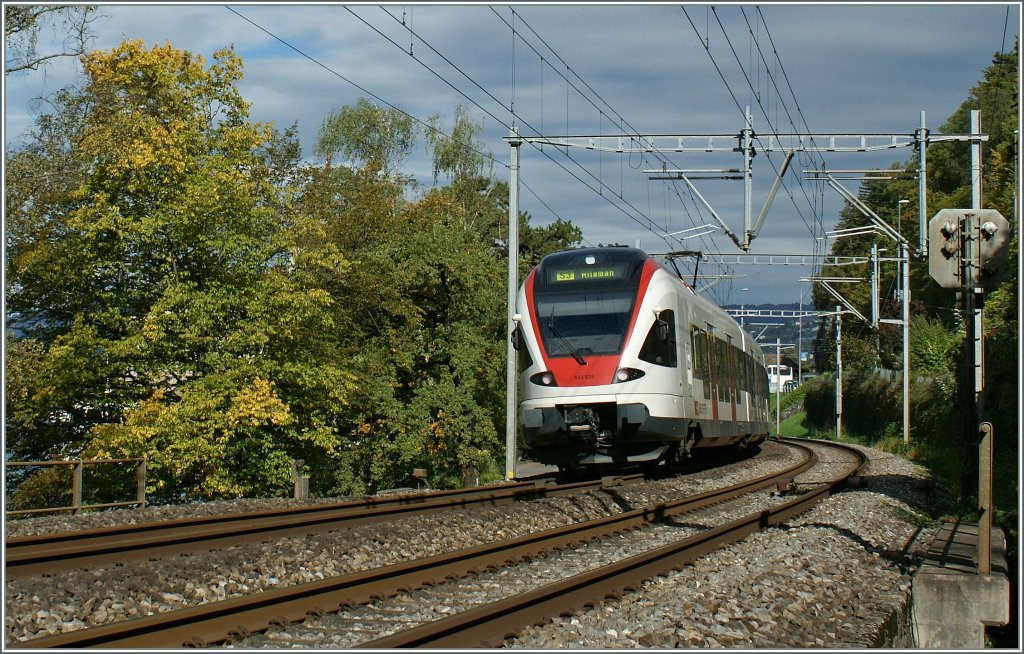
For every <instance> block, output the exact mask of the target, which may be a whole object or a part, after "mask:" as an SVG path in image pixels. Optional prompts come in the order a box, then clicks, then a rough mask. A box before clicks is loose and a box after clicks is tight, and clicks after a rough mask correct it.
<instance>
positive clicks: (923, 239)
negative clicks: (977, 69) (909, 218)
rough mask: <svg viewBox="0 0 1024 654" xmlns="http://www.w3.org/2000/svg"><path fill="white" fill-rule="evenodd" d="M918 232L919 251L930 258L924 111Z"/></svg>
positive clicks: (920, 133) (919, 136) (920, 136)
mask: <svg viewBox="0 0 1024 654" xmlns="http://www.w3.org/2000/svg"><path fill="white" fill-rule="evenodd" d="M917 151H918V155H919V157H918V163H917V230H918V231H917V233H918V241H919V243H918V248H917V249H918V251H919V252H920V253H921V256H922V257H923V258H926V259H927V258H928V165H927V163H926V162H927V156H926V153H927V152H928V129H927V128H926V127H925V123H924V112H923V111H922V112H921V127H920V129H919V130H918V132H917Z"/></svg>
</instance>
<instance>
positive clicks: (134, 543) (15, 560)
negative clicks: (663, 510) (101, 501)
mask: <svg viewBox="0 0 1024 654" xmlns="http://www.w3.org/2000/svg"><path fill="white" fill-rule="evenodd" d="M643 478H644V476H643V475H642V474H636V475H626V476H612V477H604V478H601V479H595V480H588V481H579V482H574V483H568V484H555V483H554V480H553V479H551V478H544V479H539V480H536V481H524V482H517V483H513V484H504V485H500V486H494V487H484V488H468V489H461V490H452V491H436V492H431V493H421V494H415V495H401V496H393V497H387V496H385V497H379V496H378V497H370V498H366V499H363V500H356V501H349V502H339V503H334V504H321V505H314V506H302V507H290V508H286V509H276V510H268V511H259V512H248V513H237V514H222V515H211V516H203V517H197V518H183V519H179V520H166V521H161V522H148V523H141V524H131V525H121V526H117V527H108V528H103V529H90V530H81V531H65V532H60V533H55V534H43V535H39V536H21V537H17V538H9V539H7V541H6V543H5V555H6V561H5V572H6V575H7V578H8V579H18V578H21V577H26V576H30V575H36V574H46V575H54V574H58V573H60V572H63V571H66V570H72V569H83V568H91V567H99V566H109V565H112V564H117V563H121V564H124V563H131V562H138V561H147V560H151V559H153V558H160V557H170V556H178V555H180V554H186V553H187V554H191V553H194V552H197V551H201V550H207V551H208V550H212V549H217V548H220V547H227V546H235V545H239V544H242V543H247V542H263V541H268V540H271V539H275V538H283V537H288V536H299V535H306V534H313V533H317V532H323V531H330V530H334V529H341V528H350V527H355V526H359V525H364V524H371V523H374V522H381V521H385V520H394V519H397V518H400V517H403V516H409V515H415V514H423V513H432V512H439V511H449V510H452V509H467V508H474V507H481V506H493V505H499V504H506V503H510V502H518V501H526V500H535V499H540V498H543V497H556V496H559V495H571V494H574V493H581V492H586V491H588V490H594V489H598V488H609V487H613V486H616V485H620V484H624V483H631V482H636V481H641V480H642V479H643Z"/></svg>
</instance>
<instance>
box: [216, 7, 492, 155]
mask: <svg viewBox="0 0 1024 654" xmlns="http://www.w3.org/2000/svg"><path fill="white" fill-rule="evenodd" d="M224 8H225V9H227V10H228V11H230V12H231V13H233V14H235V15H236V16H238V17H239V18H241V19H242V20H244V21H245V22H247V23H249V24H250V25H252V26H253V27H255V28H256V29H258V30H260V31H261V32H263V33H264V34H266V35H267V36H269V37H270V38H272V39H274V40H275V41H277V42H279V43H281V44H282V45H284V46H285V47H287V48H289V49H291V50H293V51H294V52H295V53H297V54H299V55H301V56H302V57H304V58H306V59H308V60H309V61H311V62H313V63H314V64H316V65H317V66H320V67H321V68H323V69H324V70H326V71H327V72H328V73H330V74H331V75H334V76H335V77H337V78H338V79H340V80H342V81H344V82H347V83H348V84H351V85H352V86H354V87H355V88H357V89H359V90H360V91H361V92H363V93H365V94H366V95H368V96H370V97H371V98H373V99H374V100H376V101H377V102H380V103H381V104H383V105H386V106H387V107H389V108H390V109H394V110H395V111H398V112H400V113H402V115H404V116H407V117H408V118H410V119H412V120H413V121H415V122H416V123H418V124H419V125H421V126H423V127H424V128H426V129H428V130H430V131H431V132H433V133H434V134H436V135H437V136H440V137H443V138H446V139H448V140H450V141H453V142H454V141H455V139H454V138H452V136H451V135H450V134H446V133H445V132H443V131H441V130H439V129H437V128H436V127H435V126H433V125H430V124H429V123H427V122H426V121H424V120H422V119H420V118H418V117H417V116H414V115H412V114H410V113H409V112H407V111H405V110H404V109H402V108H401V107H398V106H396V105H394V104H392V103H390V102H388V101H387V100H385V99H384V98H382V97H380V96H379V95H377V94H376V93H374V92H372V91H370V90H369V89H367V88H365V87H363V86H361V85H359V84H357V83H356V82H354V81H352V80H351V79H349V78H348V77H345V76H344V75H342V74H341V73H339V72H338V71H336V70H334V69H333V68H331V67H330V66H328V65H326V64H324V63H323V62H321V61H320V60H318V59H317V58H316V57H313V56H312V55H310V54H307V53H306V52H304V51H302V50H300V49H299V48H297V47H296V46H294V45H292V44H291V43H289V42H288V41H285V40H284V39H282V38H281V37H279V36H277V35H276V34H274V33H273V32H271V31H270V30H268V29H267V28H265V27H263V26H262V25H260V24H259V23H257V22H255V21H253V20H252V19H250V18H249V17H247V16H245V15H243V14H240V13H239V12H237V11H236V10H235V9H234V8H233V7H231V6H229V5H225V6H224ZM464 145H465V146H466V147H468V148H470V149H472V150H473V151H474V152H476V153H477V154H479V155H480V156H481V157H484V158H485V159H488V160H490V161H492V162H493V163H496V164H498V165H500V166H503V167H507V166H508V164H506V163H505V162H503V161H498V160H497V159H495V158H494V156H493V155H491V154H490V153H487V152H481V151H479V150H477V149H476V148H473V146H472V144H464Z"/></svg>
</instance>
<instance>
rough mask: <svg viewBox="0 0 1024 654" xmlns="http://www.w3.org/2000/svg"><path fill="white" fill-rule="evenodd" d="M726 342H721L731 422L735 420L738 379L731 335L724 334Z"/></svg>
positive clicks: (734, 349) (734, 348)
mask: <svg viewBox="0 0 1024 654" xmlns="http://www.w3.org/2000/svg"><path fill="white" fill-rule="evenodd" d="M725 338H726V342H725V343H724V344H723V349H724V350H725V363H726V370H727V373H728V380H729V381H728V393H729V415H730V416H731V420H732V422H733V423H735V422H736V403H737V402H738V401H739V399H738V397H737V396H738V395H739V380H738V376H737V375H736V347H735V346H734V345H733V344H732V337H731V336H726V337H725Z"/></svg>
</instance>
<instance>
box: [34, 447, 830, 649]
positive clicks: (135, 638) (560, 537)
mask: <svg viewBox="0 0 1024 654" xmlns="http://www.w3.org/2000/svg"><path fill="white" fill-rule="evenodd" d="M796 447H802V446H800V445H796ZM803 449H805V450H806V451H807V452H808V454H807V456H806V458H805V460H804V461H803V463H801V464H800V465H798V466H794V467H791V468H789V469H787V470H784V471H782V472H776V473H774V474H772V475H769V476H765V477H762V478H759V479H756V480H753V481H749V482H745V483H742V484H736V485H734V486H731V487H729V488H725V489H720V490H717V491H710V492H707V493H702V494H700V495H697V496H693V497H688V498H683V499H680V500H677V501H674V502H670V503H665V504H659V505H656V506H651V507H647V508H645V509H641V510H636V511H629V512H626V513H622V514H617V515H614V516H610V517H607V518H601V519H597V520H591V521H588V522H583V523H578V524H574V525H569V526H567V527H562V528H558V529H552V530H548V531H546V532H541V533H538V534H530V535H527V536H522V537H519V538H516V539H512V540H507V541H501V542H495V543H489V544H486V545H481V546H479V547H475V548H471V549H467V550H461V551H457V552H452V553H448V554H443V555H438V556H435V557H430V558H427V559H420V560H416V561H411V562H407V563H402V564H398V565H393V566H388V567H385V568H378V569H373V570H368V571H364V572H359V573H356V574H351V575H345V576H341V577H335V578H331V579H326V580H323V581H319V582H313V583H307V584H301V585H298V586H294V587H288V588H282V589H279V590H277V591H273V592H269V593H262V594H259V595H254V596H250V597H242V598H233V599H229V600H223V601H220V602H214V603H210V604H203V605H199V606H195V607H190V608H187V609H182V610H179V611H173V612H168V613H163V614H157V615H152V616H148V617H144V618H136V619H132V620H127V621H124V622H120V623H114V624H110V625H105V626H101V627H95V628H90V629H83V630H80V631H76V632H70V633H67V634H61V635H57V636H50V637H44V638H38V639H34V640H30V641H24V642H19V643H18V646H19V647H32V648H43V647H73V648H77V647H116V648H164V647H181V646H182V645H208V644H216V643H222V642H225V641H227V640H230V639H232V638H239V637H244V636H245V635H248V634H250V633H253V632H258V631H263V630H265V629H267V628H268V627H269V626H271V625H281V626H287V625H289V624H291V623H295V622H299V621H302V620H304V619H305V618H306V616H307V615H323V614H325V613H328V612H330V611H333V610H336V609H337V608H338V607H339V606H349V605H356V604H362V603H366V602H368V601H371V600H373V599H380V598H383V597H388V596H393V595H395V594H397V593H399V592H403V591H406V590H409V589H415V588H419V587H424V586H430V585H434V584H440V583H443V582H444V581H445V580H447V579H453V578H458V577H462V576H466V575H470V574H474V573H475V572H477V571H479V570H482V569H484V568H488V567H492V568H493V567H500V566H504V565H510V564H514V563H516V562H518V561H520V560H522V559H524V558H527V557H532V556H536V555H540V554H544V553H547V552H551V551H554V550H557V549H559V548H564V547H571V546H573V545H575V544H578V543H581V542H584V541H587V540H591V539H596V538H602V537H605V536H607V535H609V534H613V533H617V532H621V531H624V530H627V529H632V528H635V527H638V526H641V525H644V524H649V523H652V522H658V521H660V520H663V519H665V518H667V517H670V516H673V515H678V514H681V513H685V512H688V511H694V510H696V509H698V508H701V507H706V506H709V505H711V504H715V503H719V502H723V501H726V500H728V499H731V498H734V497H738V496H740V495H743V494H745V493H750V492H753V491H755V490H757V489H763V488H766V487H769V486H771V485H773V484H781V486H780V487H782V486H785V484H786V483H788V482H790V481H792V479H793V477H795V476H796V475H798V474H800V473H801V472H804V471H805V470H807V469H808V468H810V467H811V466H813V465H814V457H813V454H812V453H810V451H809V450H808V449H807V448H803ZM829 488H830V487H825V489H824V490H825V491H828V490H829ZM820 495H821V494H820V492H816V493H814V494H808V496H805V497H800V498H797V502H796V503H795V504H793V508H791V509H789V511H790V513H783V512H775V513H773V514H771V515H766V514H765V513H762V514H758V515H757V516H756V517H755V518H754V519H753V521H744V524H743V525H733V524H730V525H726V526H724V527H722V528H719V529H720V530H724V531H723V534H729V536H726V535H720V534H718V531H719V530H713V532H714V533H713V534H712V535H711V536H708V537H703V538H701V539H700V540H701V541H702V543H703V544H696V543H691V544H688V545H686V546H685V549H686V551H687V552H688V554H687V556H699V554H700V553H701V552H706V551H709V550H710V549H713V548H714V547H718V546H721V544H722V543H724V542H726V541H725V540H723V539H725V538H732V539H733V540H735V539H738V538H742V536H743V535H745V534H746V533H750V531H752V530H756V529H757V528H760V527H763V526H766V525H768V524H773V523H774V522H777V521H781V520H784V519H785V517H787V516H788V515H791V514H792V513H796V512H801V511H804V510H806V508H809V505H806V503H807V502H808V501H809V499H808V498H811V499H813V498H814V497H818V496H820ZM789 504H790V503H789V502H787V506H788V505H789ZM805 505H806V506H805ZM744 530H746V531H744ZM688 540H693V539H688ZM683 542H684V543H686V542H688V541H683ZM634 558H636V557H634ZM661 558H662V557H655V559H654V560H653V561H654V562H649V563H639V562H633V563H628V564H626V563H624V564H623V565H624V566H625V567H626V568H629V569H630V570H632V572H631V573H630V574H632V575H634V577H636V576H637V575H640V576H641V577H642V576H650V575H651V574H654V573H653V572H651V570H653V567H652V566H654V567H658V566H664V565H665V564H664V563H663V562H662V561H660V560H659V559H661ZM602 570H604V569H602ZM595 574H596V575H597V577H599V578H600V581H591V582H587V583H583V584H582V585H581V586H580V589H579V590H573V591H569V590H568V589H567V588H556V589H548V595H549V596H550V597H549V599H546V600H541V599H540V598H539V597H535V596H534V594H527V595H523V596H521V597H523V598H528V599H525V600H520V601H519V602H518V603H519V605H520V608H518V609H516V610H512V609H511V608H510V607H509V606H506V605H505V604H504V603H499V605H495V607H494V608H492V609H490V611H491V617H489V618H485V617H483V614H485V613H487V612H488V611H487V610H486V607H484V608H480V609H475V610H473V611H468V612H466V614H464V615H462V617H461V618H460V617H459V616H455V617H454V618H452V620H469V621H470V622H472V623H473V624H474V625H476V626H475V627H473V628H475V629H477V630H478V631H479V632H480V633H483V632H487V633H489V634H491V636H493V635H495V634H501V635H504V634H505V633H509V632H510V630H511V631H514V630H515V628H516V627H514V626H513V623H515V624H517V625H518V626H519V627H522V626H523V625H524V624H529V623H530V622H533V621H536V619H539V618H537V617H536V616H537V615H539V614H538V613H537V612H538V611H540V612H541V613H544V614H545V615H547V616H550V615H558V613H559V612H560V611H562V610H564V609H562V608H559V609H558V610H557V611H556V610H554V609H553V608H551V606H552V604H551V602H556V603H559V606H565V605H566V602H575V601H578V598H583V597H591V596H593V595H594V593H597V600H600V598H601V597H603V594H604V593H606V592H609V591H607V590H601V589H607V588H610V587H613V586H614V587H619V586H622V585H623V583H624V582H622V581H620V580H619V576H620V575H619V574H618V573H617V574H615V575H609V574H608V571H607V570H606V571H604V572H596V573H595ZM573 579H575V578H573ZM579 582H580V580H578V579H577V582H576V583H579ZM595 583H596V584H597V585H594V584H595ZM629 583H632V582H629ZM601 584H603V585H601ZM609 584H611V586H609ZM626 585H628V583H627V584H626ZM588 587H589V590H587V588H588ZM595 589H598V590H595ZM538 592H540V591H538ZM558 598H561V599H558ZM509 601H512V600H509ZM584 601H589V600H584ZM540 607H544V608H540ZM495 616H499V617H495ZM501 616H504V617H501ZM524 619H525V620H527V622H526V623H523V622H522V620H524ZM495 620H498V622H495ZM432 625H435V626H433V627H431V626H429V625H428V626H426V627H423V628H420V629H418V630H416V629H414V630H412V631H410V632H405V633H406V634H409V635H406V636H392V637H389V638H391V639H394V638H412V639H413V640H410V641H409V642H408V643H399V642H397V641H394V640H383V641H375V642H374V643H371V645H370V646H379V647H403V646H416V645H424V644H430V643H437V644H439V645H441V644H442V643H447V644H446V645H441V646H451V645H452V644H456V645H459V646H462V647H465V646H467V645H468V644H469V643H471V642H474V641H473V639H475V638H476V636H475V635H473V636H470V635H469V634H471V633H473V634H475V633H477V632H472V631H471V632H467V631H465V629H466V627H465V626H460V627H458V628H457V629H455V630H454V631H453V630H452V623H450V622H449V621H446V620H442V621H441V622H438V623H432ZM488 625H489V626H488ZM432 629H436V630H439V631H438V633H440V632H441V631H444V632H445V633H448V634H450V635H448V636H438V635H433V636H430V637H429V638H428V639H427V640H422V638H423V633H422V632H423V630H427V631H430V630H432ZM438 637H442V638H444V637H447V638H452V639H453V640H450V641H443V640H440V641H435V640H434V639H435V638H438ZM466 638H469V639H470V640H466Z"/></svg>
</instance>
